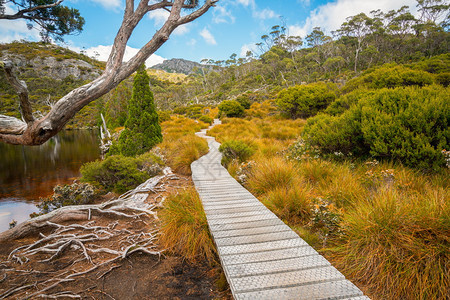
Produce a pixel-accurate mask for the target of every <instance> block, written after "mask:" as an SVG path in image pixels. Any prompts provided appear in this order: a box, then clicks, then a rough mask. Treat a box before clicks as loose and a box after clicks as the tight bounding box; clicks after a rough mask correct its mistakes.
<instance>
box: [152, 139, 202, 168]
mask: <svg viewBox="0 0 450 300" xmlns="http://www.w3.org/2000/svg"><path fill="white" fill-rule="evenodd" d="M161 149H163V151H164V153H165V157H166V159H167V161H168V163H169V165H170V166H171V167H172V168H173V170H174V171H175V172H176V173H180V174H183V175H190V174H191V163H192V162H193V161H195V160H197V159H199V158H200V157H201V156H203V155H205V154H206V153H208V149H209V148H208V143H207V142H206V140H205V139H203V138H201V137H198V136H196V135H193V134H190V135H185V136H182V137H180V138H178V139H177V140H174V141H167V142H166V141H164V142H163V143H162V144H161Z"/></svg>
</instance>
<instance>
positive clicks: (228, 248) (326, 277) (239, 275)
mask: <svg viewBox="0 0 450 300" xmlns="http://www.w3.org/2000/svg"><path fill="white" fill-rule="evenodd" d="M198 135H199V136H202V137H204V138H206V139H207V140H208V144H209V148H210V151H209V153H208V154H206V155H204V156H203V157H201V158H200V159H198V160H197V161H195V162H193V163H192V165H191V169H192V178H193V181H194V184H195V187H196V189H197V191H198V193H199V195H200V199H201V200H202V203H203V207H204V209H205V213H206V217H207V220H208V224H209V228H210V231H211V234H212V236H213V238H214V241H215V243H216V246H217V250H218V252H219V256H220V260H221V263H222V267H223V269H224V272H225V275H226V277H227V280H228V283H229V284H230V288H231V292H232V294H233V297H234V298H235V299H236V300H240V299H349V300H350V299H351V300H366V299H369V298H368V297H366V296H364V295H363V293H362V292H361V290H359V289H358V288H357V287H356V286H355V285H354V284H352V283H351V282H350V281H348V280H346V279H345V277H344V276H343V275H342V274H341V273H340V272H339V271H338V270H336V269H335V268H334V267H333V266H332V265H331V264H330V263H329V262H328V261H327V260H326V259H325V258H323V257H322V256H321V255H320V254H318V253H317V252H316V251H315V250H314V249H313V248H312V247H310V246H309V245H308V244H307V243H306V242H305V241H303V240H302V239H301V238H300V237H299V236H298V235H297V234H296V233H295V232H294V231H292V230H291V229H290V228H289V227H288V226H287V225H285V224H284V223H283V222H282V221H281V220H280V219H278V217H277V216H275V214H273V213H272V212H271V211H270V210H268V209H267V208H266V207H265V206H264V205H263V204H262V203H261V202H259V200H258V199H256V198H255V197H254V196H253V195H252V194H251V193H250V192H249V191H247V190H246V189H245V188H243V187H242V186H241V185H240V184H239V183H238V182H237V181H236V180H235V179H234V178H233V177H231V176H230V174H229V173H228V172H227V170H226V169H225V168H224V167H222V165H221V164H220V160H221V157H222V156H221V153H220V152H219V151H218V148H219V145H220V144H219V143H217V142H216V141H215V140H214V138H212V137H207V136H206V130H203V131H202V132H200V133H198Z"/></svg>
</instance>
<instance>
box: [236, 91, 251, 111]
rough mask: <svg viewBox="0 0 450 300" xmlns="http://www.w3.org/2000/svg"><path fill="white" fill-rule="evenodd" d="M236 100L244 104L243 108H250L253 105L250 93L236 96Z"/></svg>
mask: <svg viewBox="0 0 450 300" xmlns="http://www.w3.org/2000/svg"><path fill="white" fill-rule="evenodd" d="M236 101H237V102H239V104H240V105H242V107H243V108H245V109H249V108H250V106H251V105H252V101H251V100H250V97H249V95H247V94H244V95H240V96H238V97H237V98H236Z"/></svg>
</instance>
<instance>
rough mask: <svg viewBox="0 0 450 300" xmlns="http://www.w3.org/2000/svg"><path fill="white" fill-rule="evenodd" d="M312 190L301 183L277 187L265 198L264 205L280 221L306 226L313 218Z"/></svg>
mask: <svg viewBox="0 0 450 300" xmlns="http://www.w3.org/2000/svg"><path fill="white" fill-rule="evenodd" d="M312 198H313V196H312V191H311V189H310V188H309V187H308V186H306V185H304V184H301V183H294V184H293V185H292V186H289V187H277V188H275V189H272V190H270V191H269V192H268V193H266V194H265V196H264V197H263V203H264V204H265V205H266V206H267V208H269V209H270V210H271V211H273V212H274V213H275V214H276V215H277V216H278V217H279V218H280V219H282V220H285V221H287V222H288V223H289V224H298V223H301V224H305V223H308V221H309V219H310V218H311V207H312V202H311V199H312Z"/></svg>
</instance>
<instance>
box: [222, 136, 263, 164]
mask: <svg viewBox="0 0 450 300" xmlns="http://www.w3.org/2000/svg"><path fill="white" fill-rule="evenodd" d="M219 151H220V152H222V154H223V156H222V164H223V165H224V166H227V165H228V164H229V163H230V162H231V161H233V160H238V161H239V162H244V161H246V160H248V159H249V158H250V157H251V156H252V155H253V153H255V150H254V149H253V148H252V147H251V146H250V145H248V144H247V143H246V142H244V141H239V140H229V141H225V142H224V143H223V144H222V145H220V147H219Z"/></svg>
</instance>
